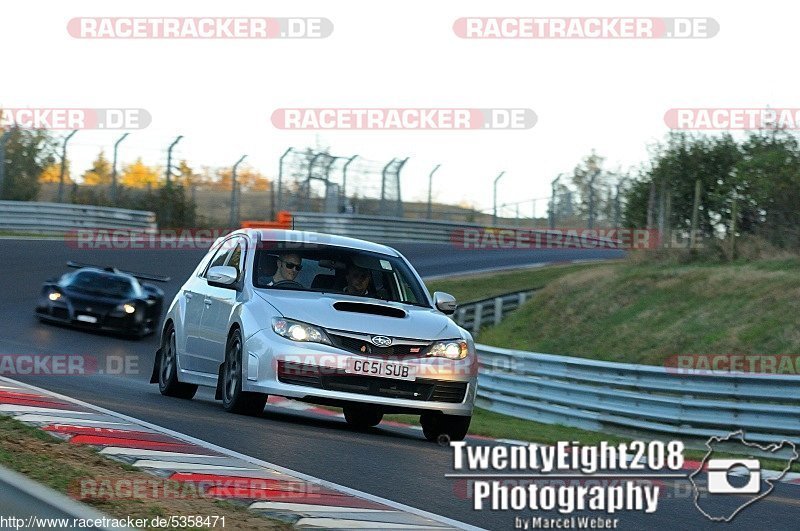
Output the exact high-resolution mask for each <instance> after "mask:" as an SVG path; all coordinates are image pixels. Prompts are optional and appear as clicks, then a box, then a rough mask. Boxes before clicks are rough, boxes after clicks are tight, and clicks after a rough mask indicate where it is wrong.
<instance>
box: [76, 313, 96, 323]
mask: <svg viewBox="0 0 800 531" xmlns="http://www.w3.org/2000/svg"><path fill="white" fill-rule="evenodd" d="M75 319H77V320H78V321H83V322H84V323H92V324H97V317H95V316H94V315H76V316H75Z"/></svg>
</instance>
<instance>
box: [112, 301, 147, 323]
mask: <svg viewBox="0 0 800 531" xmlns="http://www.w3.org/2000/svg"><path fill="white" fill-rule="evenodd" d="M111 315H112V317H127V316H129V315H133V317H134V319H136V320H137V321H141V320H142V317H143V313H142V312H141V311H140V310H139V308H137V307H136V303H134V302H125V303H122V304H120V305H118V306H117V307H116V308H114V309H113V310H112V311H111Z"/></svg>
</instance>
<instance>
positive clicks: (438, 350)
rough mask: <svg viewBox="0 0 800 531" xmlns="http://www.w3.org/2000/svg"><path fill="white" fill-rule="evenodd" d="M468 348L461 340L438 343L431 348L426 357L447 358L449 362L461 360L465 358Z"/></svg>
mask: <svg viewBox="0 0 800 531" xmlns="http://www.w3.org/2000/svg"><path fill="white" fill-rule="evenodd" d="M468 353H469V348H468V347H467V342H466V341H464V340H461V339H453V340H450V341H439V342H438V343H434V344H433V345H432V346H431V349H430V350H429V351H428V356H435V357H439V358H447V359H449V360H463V359H464V358H466V357H467V354H468Z"/></svg>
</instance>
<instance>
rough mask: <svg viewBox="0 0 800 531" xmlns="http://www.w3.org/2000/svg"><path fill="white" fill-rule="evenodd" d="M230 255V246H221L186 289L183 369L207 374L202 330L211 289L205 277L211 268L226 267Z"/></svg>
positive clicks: (184, 293) (205, 348) (205, 349)
mask: <svg viewBox="0 0 800 531" xmlns="http://www.w3.org/2000/svg"><path fill="white" fill-rule="evenodd" d="M230 253H231V248H230V246H227V245H224V244H223V245H220V247H219V249H217V252H216V253H215V254H214V257H213V258H212V259H211V260H210V261H209V263H208V265H207V266H206V267H205V269H204V270H203V271H202V272H201V273H200V274H198V275H196V276H193V277H192V279H191V280H190V281H189V282H188V283H187V284H186V286H185V287H184V290H183V297H184V299H185V300H186V314H185V317H184V335H185V337H186V348H185V353H184V355H183V356H181V358H182V359H181V368H182V369H186V370H190V371H194V372H205V371H204V370H203V367H204V366H205V365H206V364H205V363H204V362H203V359H204V357H205V355H206V354H205V353H206V351H208V350H209V348H208V347H207V345H205V341H206V339H205V333H204V331H203V329H202V319H203V312H204V311H205V307H206V304H205V300H206V299H207V297H208V289H209V285H208V282H207V281H206V279H205V275H206V272H207V271H208V269H209V268H210V267H213V266H220V265H225V262H226V261H227V260H228V257H229V256H230Z"/></svg>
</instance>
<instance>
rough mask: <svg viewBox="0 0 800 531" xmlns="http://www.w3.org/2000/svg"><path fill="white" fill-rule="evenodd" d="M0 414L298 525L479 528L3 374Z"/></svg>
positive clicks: (383, 527) (373, 527) (0, 378)
mask: <svg viewBox="0 0 800 531" xmlns="http://www.w3.org/2000/svg"><path fill="white" fill-rule="evenodd" d="M0 415H6V416H11V417H13V418H15V419H17V420H19V421H22V422H24V423H26V424H30V425H33V426H36V427H38V428H40V429H42V430H44V431H47V432H49V433H51V434H53V435H54V436H57V437H61V438H63V439H65V440H67V441H69V443H70V444H84V445H89V446H92V447H96V448H99V449H100V450H99V451H100V453H101V454H103V455H105V456H107V457H109V458H111V459H115V460H118V461H122V462H125V463H128V464H130V465H133V466H134V467H136V468H139V469H141V470H143V471H145V472H148V473H151V474H153V475H154V476H157V477H159V478H162V479H168V480H170V481H172V482H176V483H177V484H192V485H203V486H204V488H205V489H206V491H205V492H204V493H203V494H204V495H205V496H208V497H213V498H220V499H228V500H237V501H240V502H243V503H246V504H247V505H248V507H249V508H250V509H251V510H253V511H257V512H260V513H264V514H265V515H268V516H270V517H273V518H276V519H280V520H283V521H287V522H290V523H292V524H293V525H294V526H295V527H296V528H300V529H319V528H325V529H412V530H417V529H418V530H422V529H436V530H444V529H468V530H476V529H479V528H477V527H474V526H470V525H467V524H464V523H461V522H457V521H455V520H451V519H449V518H445V517H442V516H438V515H435V514H431V513H428V512H425V511H422V510H419V509H415V508H413V507H409V506H406V505H403V504H400V503H396V502H392V501H390V500H386V499H383V498H379V497H377V496H373V495H371V494H367V493H364V492H360V491H357V490H354V489H350V488H348V487H344V486H341V485H337V484H335V483H331V482H328V481H324V480H321V479H318V478H315V477H312V476H309V475H306V474H302V473H299V472H295V471H293V470H289V469H287V468H284V467H281V466H279V465H275V464H272V463H267V462H264V461H261V460H258V459H255V458H252V457H249V456H246V455H243V454H240V453H238V452H234V451H232V450H228V449H226V448H222V447H220V446H216V445H213V444H211V443H208V442H205V441H201V440H199V439H195V438H193V437H190V436H188V435H184V434H181V433H177V432H174V431H172V430H169V429H166V428H162V427H160V426H156V425H154V424H150V423H148V422H144V421H142V420H138V419H135V418H132V417H128V416H126V415H122V414H119V413H116V412H113V411H110V410H107V409H104V408H101V407H97V406H94V405H91V404H88V403H86V402H82V401H79V400H75V399H73V398H69V397H66V396H63V395H59V394H56V393H52V392H50V391H47V390H44V389H41V388H37V387H34V386H31V385H28V384H23V383H20V382H16V381H14V380H10V379H8V378H4V377H0ZM232 484H234V485H238V486H237V487H231V485H232ZM241 485H246V486H247V487H246V488H244V489H243V488H242V487H241Z"/></svg>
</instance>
